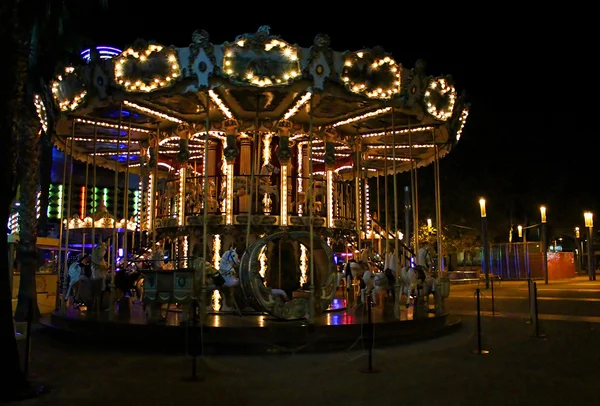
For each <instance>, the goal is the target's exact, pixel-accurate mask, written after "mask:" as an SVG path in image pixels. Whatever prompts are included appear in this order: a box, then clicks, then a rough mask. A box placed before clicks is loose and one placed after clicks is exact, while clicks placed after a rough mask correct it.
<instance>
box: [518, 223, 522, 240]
mask: <svg viewBox="0 0 600 406" xmlns="http://www.w3.org/2000/svg"><path fill="white" fill-rule="evenodd" d="M517 230H518V231H519V238H523V226H517Z"/></svg>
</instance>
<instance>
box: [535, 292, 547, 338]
mask: <svg viewBox="0 0 600 406" xmlns="http://www.w3.org/2000/svg"><path fill="white" fill-rule="evenodd" d="M533 309H534V315H533V317H534V319H533V320H534V323H533V325H534V329H533V331H534V335H533V336H534V337H535V338H546V336H545V335H544V334H540V319H539V316H538V300H537V283H536V282H533Z"/></svg>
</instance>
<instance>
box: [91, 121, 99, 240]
mask: <svg viewBox="0 0 600 406" xmlns="http://www.w3.org/2000/svg"><path fill="white" fill-rule="evenodd" d="M97 150H98V124H97V123H96V122H94V155H92V193H93V194H92V209H93V213H92V215H91V217H92V249H93V247H94V245H95V244H96V221H95V220H96V216H95V214H96V213H97V212H98V201H97V199H98V190H97V185H96V153H97Z"/></svg>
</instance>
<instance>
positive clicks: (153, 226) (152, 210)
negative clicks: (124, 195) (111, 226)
mask: <svg viewBox="0 0 600 406" xmlns="http://www.w3.org/2000/svg"><path fill="white" fill-rule="evenodd" d="M159 154H160V125H159V124H156V163H155V164H154V168H153V172H154V175H153V176H152V185H150V187H149V188H148V189H149V190H151V191H152V196H151V198H150V215H151V216H152V221H151V222H150V227H151V230H148V232H152V252H154V250H155V249H156V214H157V212H158V210H157V209H156V195H157V192H156V186H157V185H158V161H159Z"/></svg>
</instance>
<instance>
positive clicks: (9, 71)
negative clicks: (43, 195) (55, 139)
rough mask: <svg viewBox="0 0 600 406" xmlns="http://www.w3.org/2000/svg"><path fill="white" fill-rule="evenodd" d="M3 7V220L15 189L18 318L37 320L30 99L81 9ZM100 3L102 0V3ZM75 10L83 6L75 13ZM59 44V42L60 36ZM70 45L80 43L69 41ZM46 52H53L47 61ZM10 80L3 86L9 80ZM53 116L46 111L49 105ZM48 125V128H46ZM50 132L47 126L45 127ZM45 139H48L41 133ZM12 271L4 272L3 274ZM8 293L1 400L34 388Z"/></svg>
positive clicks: (2, 305)
mask: <svg viewBox="0 0 600 406" xmlns="http://www.w3.org/2000/svg"><path fill="white" fill-rule="evenodd" d="M1 3H2V4H1V5H0V37H1V38H6V39H7V41H5V45H4V47H5V52H6V54H5V57H4V58H5V59H4V60H3V63H2V69H4V70H5V72H3V73H4V75H3V80H0V95H2V97H0V108H2V111H3V112H4V114H3V115H2V116H1V117H0V134H2V135H4V139H3V143H2V148H1V149H0V170H1V171H2V175H3V176H1V177H0V187H1V188H2V189H1V190H2V194H1V195H0V206H1V207H2V210H3V214H2V216H0V221H3V222H4V223H3V224H6V223H7V222H8V215H9V209H10V206H11V204H12V201H13V199H14V197H15V195H16V190H17V186H20V190H21V193H20V203H21V205H20V210H19V220H20V233H19V234H20V244H19V256H20V263H21V284H20V287H19V302H18V305H17V314H16V315H15V319H21V320H23V319H25V318H26V316H27V314H28V313H29V310H31V311H34V312H35V313H34V317H37V316H38V315H39V310H38V309H37V303H36V296H37V295H36V290H35V271H36V268H37V255H36V239H37V236H36V234H37V233H36V221H37V219H36V200H37V189H38V171H37V168H38V164H39V159H38V158H39V156H38V149H37V145H38V141H39V140H38V137H39V135H40V134H41V130H40V128H41V126H40V122H39V119H38V117H37V113H36V110H35V107H34V103H33V100H34V94H36V93H41V94H42V95H45V94H47V89H45V87H44V85H43V83H44V79H47V78H49V77H50V76H51V74H52V73H53V71H54V67H55V63H56V62H58V61H60V60H61V57H60V55H62V54H63V52H57V51H59V50H60V51H64V50H65V47H64V44H65V42H64V40H65V37H64V36H63V35H62V34H64V31H63V23H64V21H65V17H66V16H67V13H66V11H67V8H68V6H74V7H72V8H73V9H78V7H77V6H78V5H79V4H78V2H77V3H76V2H75V1H67V0H46V1H44V2H40V1H34V0H4V1H3V2H1ZM101 3H102V4H103V5H105V3H106V0H104V1H102V2H101ZM79 8H80V7H79ZM56 34H58V35H59V38H57V35H56ZM69 38H70V39H74V38H77V36H75V35H70V36H69ZM43 51H46V52H48V51H50V52H48V53H47V54H46V55H44V52H43ZM6 79H8V80H6ZM47 109H48V111H49V112H51V108H50V107H49V105H47ZM49 124H50V123H49ZM48 128H52V127H50V126H49V127H48ZM46 136H47V135H46ZM7 245H8V244H7V238H6V233H4V232H2V233H0V252H1V253H2V255H3V258H4V260H0V264H2V265H1V266H0V268H1V269H6V267H7V266H8V256H7V253H8V249H7ZM8 272H12V269H10V270H9V269H6V271H5V272H4V274H5V275H6V274H7V273H8ZM11 297H12V293H11V292H10V286H9V280H8V278H0V342H2V343H3V344H4V347H3V362H1V363H0V374H2V376H3V384H4V385H3V386H4V387H5V388H6V389H3V391H2V392H0V401H3V400H8V399H14V398H17V397H20V396H24V395H25V396H27V395H30V394H31V387H30V385H29V384H28V381H27V377H26V376H25V375H24V373H23V372H22V370H21V368H20V364H19V354H18V349H17V343H16V340H15V334H14V325H13V314H12V301H11Z"/></svg>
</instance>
